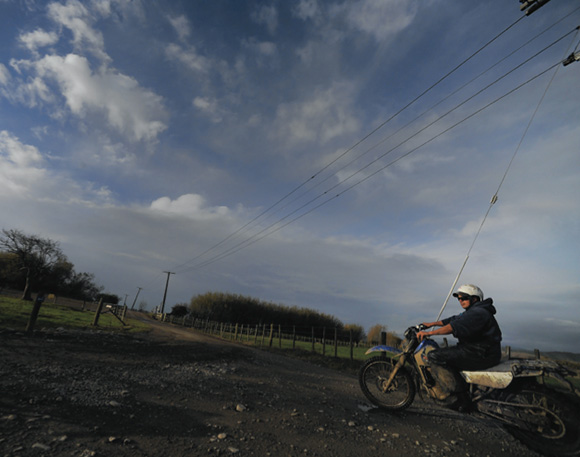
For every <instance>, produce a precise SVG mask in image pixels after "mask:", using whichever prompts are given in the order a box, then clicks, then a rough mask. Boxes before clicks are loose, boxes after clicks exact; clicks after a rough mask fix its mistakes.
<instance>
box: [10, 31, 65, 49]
mask: <svg viewBox="0 0 580 457" xmlns="http://www.w3.org/2000/svg"><path fill="white" fill-rule="evenodd" d="M18 39H19V40H20V42H21V43H22V44H23V45H24V46H25V47H26V48H27V49H28V50H29V51H31V52H34V53H36V52H37V50H38V48H42V47H45V46H51V45H53V44H55V43H56V42H57V41H58V35H57V34H56V33H54V32H45V31H44V30H41V29H36V30H35V31H34V32H29V33H24V34H22V35H20V37H18Z"/></svg>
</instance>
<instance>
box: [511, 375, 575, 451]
mask: <svg viewBox="0 0 580 457" xmlns="http://www.w3.org/2000/svg"><path fill="white" fill-rule="evenodd" d="M502 397H503V398H502V400H503V401H505V402H508V403H511V404H513V405H517V406H513V407H508V408H507V409H508V410H509V411H510V412H511V413H512V415H513V419H514V421H515V422H518V423H519V424H520V425H519V426H511V425H508V426H506V428H507V430H508V431H509V432H510V433H511V434H512V435H513V436H514V437H515V438H517V439H518V440H520V441H521V442H522V443H524V444H525V445H526V446H528V447H529V448H530V449H533V450H535V451H537V452H540V453H542V454H544V455H546V456H560V457H572V456H580V410H579V406H578V402H577V401H576V400H575V399H574V398H572V397H567V396H566V395H564V394H562V393H560V392H554V391H552V390H549V389H546V388H543V387H542V386H531V387H529V388H524V389H522V390H520V391H516V392H511V393H506V394H504V395H503V396H502Z"/></svg>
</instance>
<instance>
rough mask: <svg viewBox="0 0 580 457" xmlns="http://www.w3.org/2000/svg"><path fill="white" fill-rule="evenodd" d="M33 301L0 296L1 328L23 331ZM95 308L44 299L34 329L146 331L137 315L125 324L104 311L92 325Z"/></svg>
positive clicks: (146, 327) (144, 325)
mask: <svg viewBox="0 0 580 457" xmlns="http://www.w3.org/2000/svg"><path fill="white" fill-rule="evenodd" d="M32 305H33V302H29V301H24V300H19V299H15V298H9V297H3V296H0V329H8V328H9V329H13V330H19V331H24V329H25V328H26V324H27V323H28V318H29V316H30V312H31V310H32ZM94 318H95V313H94V311H86V310H85V311H83V310H80V309H76V308H71V307H68V306H62V305H54V304H50V303H43V304H42V306H41V308H40V312H39V314H38V319H37V320H36V325H35V330H41V329H42V328H58V327H64V328H77V329H78V328H93V329H94V328H98V329H99V330H108V331H124V332H146V331H148V330H149V326H148V325H147V324H145V323H142V322H139V321H137V320H135V319H126V320H125V323H126V324H128V325H125V326H124V325H123V324H122V323H121V322H120V321H119V320H118V319H117V318H116V317H115V316H113V315H112V314H111V313H106V314H101V316H100V317H99V323H98V326H97V327H93V325H92V324H93V320H94Z"/></svg>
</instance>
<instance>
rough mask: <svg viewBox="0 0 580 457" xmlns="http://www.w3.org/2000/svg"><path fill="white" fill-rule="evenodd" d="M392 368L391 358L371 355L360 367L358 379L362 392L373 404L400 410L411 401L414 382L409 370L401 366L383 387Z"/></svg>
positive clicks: (413, 392)
mask: <svg viewBox="0 0 580 457" xmlns="http://www.w3.org/2000/svg"><path fill="white" fill-rule="evenodd" d="M393 369H394V365H393V363H392V362H391V360H389V359H385V358H384V357H373V358H371V359H369V360H367V361H366V362H365V364H364V365H363V366H362V367H361V368H360V370H359V374H358V381H359V384H360V387H361V389H362V391H363V393H364V394H365V396H366V397H367V398H368V399H369V400H370V401H371V402H372V403H373V404H374V405H376V406H378V407H379V408H383V409H388V410H390V411H400V410H402V409H405V408H407V407H408V406H409V405H410V404H411V403H413V399H414V398H415V383H414V382H413V378H412V376H411V375H410V374H409V372H408V371H407V370H405V368H403V367H401V368H400V369H399V371H398V372H397V374H396V376H395V378H394V379H393V381H392V382H391V384H390V385H389V387H388V388H386V389H385V387H386V384H387V380H388V379H389V377H390V376H391V373H392V372H393Z"/></svg>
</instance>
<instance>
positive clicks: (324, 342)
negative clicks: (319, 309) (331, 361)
mask: <svg viewBox="0 0 580 457" xmlns="http://www.w3.org/2000/svg"><path fill="white" fill-rule="evenodd" d="M322 355H326V327H322Z"/></svg>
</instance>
